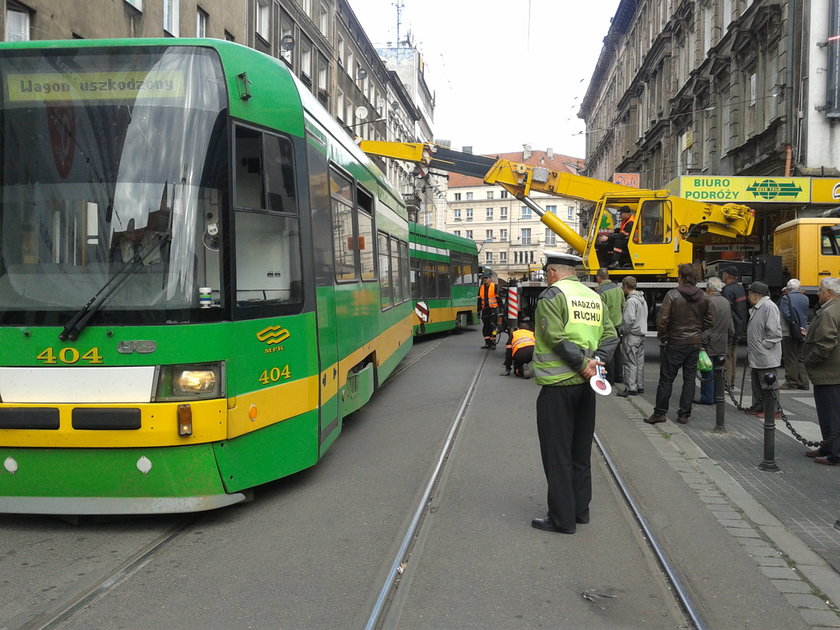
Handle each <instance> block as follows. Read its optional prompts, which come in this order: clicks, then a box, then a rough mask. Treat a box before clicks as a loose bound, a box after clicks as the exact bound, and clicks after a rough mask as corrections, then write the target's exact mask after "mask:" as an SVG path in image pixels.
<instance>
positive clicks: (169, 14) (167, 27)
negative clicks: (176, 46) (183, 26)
mask: <svg viewBox="0 0 840 630" xmlns="http://www.w3.org/2000/svg"><path fill="white" fill-rule="evenodd" d="M179 5H180V0H163V30H164V31H166V32H167V33H169V34H170V35H172V36H173V37H179V36H180V32H179V24H178V18H179V12H180V8H181V7H180V6H179Z"/></svg>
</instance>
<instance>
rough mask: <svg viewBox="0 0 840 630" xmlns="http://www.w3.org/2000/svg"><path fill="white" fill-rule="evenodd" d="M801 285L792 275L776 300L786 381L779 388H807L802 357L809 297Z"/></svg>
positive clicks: (806, 376)
mask: <svg viewBox="0 0 840 630" xmlns="http://www.w3.org/2000/svg"><path fill="white" fill-rule="evenodd" d="M800 287H801V284H800V282H799V280H797V279H796V278H791V279H790V280H788V283H787V286H786V287H785V293H784V295H783V296H782V298H781V299H780V300H779V314H780V315H781V316H782V361H783V362H784V366H785V382H784V383H783V384H782V385H781V386H780V387H779V389H808V373H807V372H806V371H805V363H804V361H803V359H802V346H803V344H804V343H805V333H806V332H807V331H808V298H807V297H806V296H805V294H804V293H802V291H801V290H800Z"/></svg>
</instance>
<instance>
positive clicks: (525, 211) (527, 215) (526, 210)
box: [520, 206, 531, 219]
mask: <svg viewBox="0 0 840 630" xmlns="http://www.w3.org/2000/svg"><path fill="white" fill-rule="evenodd" d="M520 216H521V218H523V219H530V218H531V208H529V207H528V206H522V214H521V215H520Z"/></svg>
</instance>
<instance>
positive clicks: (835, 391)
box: [814, 383, 840, 463]
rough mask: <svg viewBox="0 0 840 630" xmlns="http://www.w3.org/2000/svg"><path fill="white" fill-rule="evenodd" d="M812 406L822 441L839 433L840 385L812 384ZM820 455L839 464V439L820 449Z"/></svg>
mask: <svg viewBox="0 0 840 630" xmlns="http://www.w3.org/2000/svg"><path fill="white" fill-rule="evenodd" d="M814 404H815V405H816V407H817V420H818V421H819V423H820V433H821V434H822V438H823V440H825V439H826V438H829V437H831V436H832V435H836V434H837V433H838V432H840V385H817V384H816V383H814ZM820 454H821V455H823V456H825V457H828V459H829V461H831V462H835V463H837V462H840V438H835V439H833V440H831V442H830V443H828V444H827V445H826V446H821V447H820Z"/></svg>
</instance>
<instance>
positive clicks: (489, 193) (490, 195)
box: [487, 190, 493, 199]
mask: <svg viewBox="0 0 840 630" xmlns="http://www.w3.org/2000/svg"><path fill="white" fill-rule="evenodd" d="M487 198H488V199H492V198H493V191H492V190H488V191H487Z"/></svg>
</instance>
